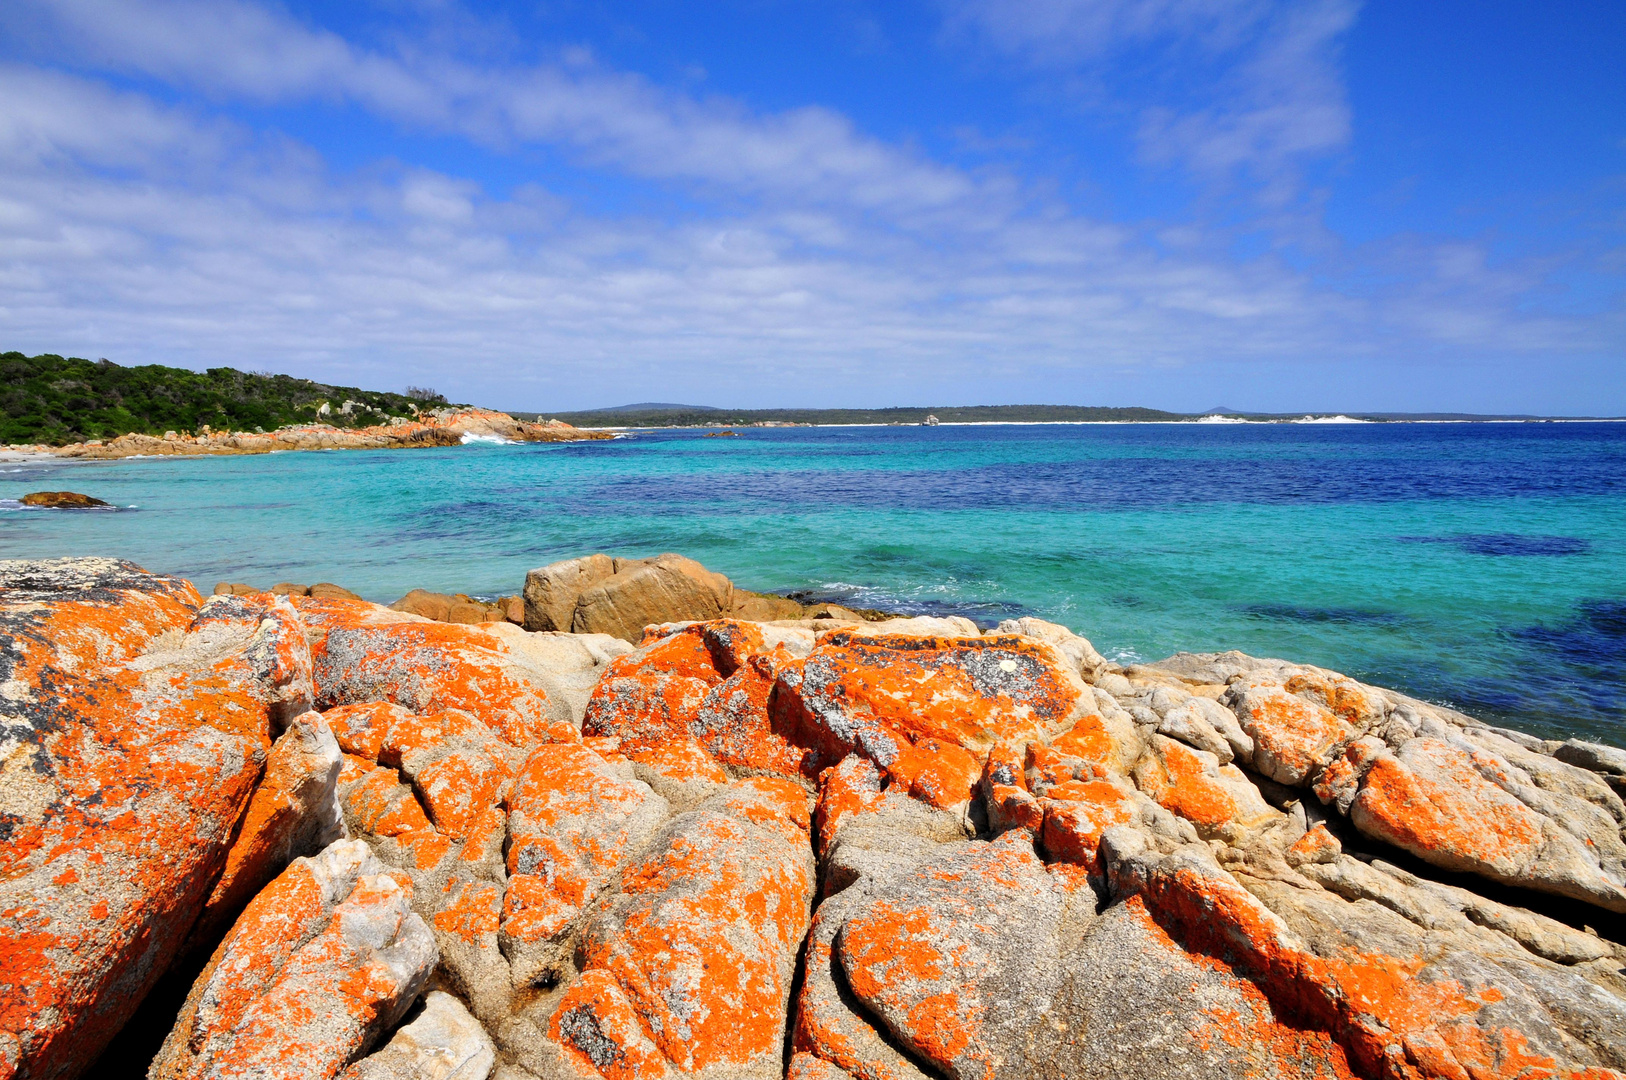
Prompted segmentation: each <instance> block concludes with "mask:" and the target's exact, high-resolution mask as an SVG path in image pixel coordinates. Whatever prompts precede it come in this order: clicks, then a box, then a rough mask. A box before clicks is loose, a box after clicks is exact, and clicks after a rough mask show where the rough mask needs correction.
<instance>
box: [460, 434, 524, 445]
mask: <svg viewBox="0 0 1626 1080" xmlns="http://www.w3.org/2000/svg"><path fill="white" fill-rule="evenodd" d="M477 443H478V444H480V445H482V446H513V445H515V443H514V440H513V439H505V438H503V437H502V436H501V435H476V434H475V433H474V432H472V431H467V432H464V433H463V445H464V446H473V445H475V444H477Z"/></svg>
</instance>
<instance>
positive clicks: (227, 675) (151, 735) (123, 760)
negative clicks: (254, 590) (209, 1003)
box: [0, 559, 322, 1077]
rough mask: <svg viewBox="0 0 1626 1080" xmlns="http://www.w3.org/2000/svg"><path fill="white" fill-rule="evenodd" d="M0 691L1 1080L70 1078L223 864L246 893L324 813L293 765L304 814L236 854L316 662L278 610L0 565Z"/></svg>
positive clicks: (93, 563)
mask: <svg viewBox="0 0 1626 1080" xmlns="http://www.w3.org/2000/svg"><path fill="white" fill-rule="evenodd" d="M267 599H269V598H267ZM0 686H3V687H4V690H3V692H0V839H3V841H4V843H3V845H0V1074H3V1075H13V1074H15V1075H19V1076H38V1077H54V1076H71V1075H74V1074H75V1073H77V1072H78V1071H79V1070H81V1069H82V1068H84V1067H85V1065H87V1064H88V1063H89V1062H90V1061H91V1060H93V1059H94V1058H95V1056H96V1054H97V1053H98V1052H99V1051H100V1049H101V1047H102V1046H103V1045H105V1043H106V1042H107V1040H108V1039H110V1038H111V1037H112V1035H113V1034H114V1033H115V1032H116V1031H117V1030H118V1028H119V1027H120V1025H122V1024H123V1023H124V1021H125V1020H127V1019H128V1018H129V1016H130V1015H131V1013H132V1012H133V1011H134V1010H135V1008H136V1006H137V1005H139V1004H140V1002H141V999H142V997H143V996H144V995H145V994H146V992H147V990H148V989H149V988H150V987H151V986H152V984H153V983H154V982H155V981H156V980H157V978H158V977H159V976H160V975H161V974H163V972H164V970H165V969H166V968H167V967H168V966H169V964H170V962H171V960H172V959H173V958H174V957H175V955H176V954H177V953H178V951H179V950H180V948H181V946H182V943H183V941H184V940H185V938H186V936H187V934H188V933H189V931H190V930H191V929H192V927H193V924H194V923H195V922H196V921H197V919H198V917H199V915H200V913H202V912H203V911H204V908H205V904H206V902H208V901H209V900H210V897H211V894H212V891H213V889H214V887H215V885H216V882H217V879H219V878H220V876H221V873H222V871H223V870H224V869H225V868H226V866H227V865H228V863H230V864H231V865H233V866H234V867H235V868H236V873H235V875H234V878H233V880H234V881H242V882H244V883H245V885H250V886H251V885H252V884H257V881H256V879H257V878H259V877H260V876H261V875H262V874H263V873H264V872H265V871H266V870H269V871H270V872H272V873H274V872H275V870H276V869H278V868H280V867H278V866H277V865H276V861H277V859H278V858H283V857H286V855H287V854H288V853H289V851H290V849H291V848H293V847H297V846H298V845H299V844H300V843H301V842H302V841H303V839H305V838H308V837H309V836H310V835H311V834H310V828H309V823H308V822H307V821H306V820H305V815H306V813H307V811H308V810H313V808H312V807H310V806H308V805H306V804H305V802H301V800H306V801H308V802H314V803H317V804H319V803H321V801H322V799H321V792H320V790H319V789H320V787H321V779H320V777H317V778H316V782H315V784H314V788H315V789H318V790H313V788H312V785H310V784H306V783H304V781H303V780H302V779H300V776H299V774H301V773H302V772H303V773H308V772H310V771H311V770H310V769H308V768H306V765H305V763H303V762H282V764H286V765H288V767H287V768H281V767H280V766H279V771H278V774H277V779H276V781H275V782H274V783H276V784H281V783H284V782H285V783H286V785H287V786H288V791H287V792H286V794H287V795H288V796H289V797H290V798H291V799H293V800H294V801H295V802H299V803H300V805H297V806H294V807H291V808H290V810H289V812H288V813H284V814H281V815H279V814H277V813H276V812H273V811H270V810H269V808H268V813H267V814H266V815H263V816H262V818H261V819H257V820H261V821H263V822H265V827H264V828H260V827H256V828H254V829H251V830H250V833H249V834H248V835H247V836H246V837H239V836H238V835H237V830H238V826H239V824H240V822H241V821H242V819H243V815H244V811H245V810H246V809H247V808H248V806H249V805H250V803H251V800H252V799H253V796H254V794H255V786H256V784H257V783H258V782H259V780H260V777H261V773H262V771H263V769H264V767H265V762H266V760H267V755H268V752H269V751H270V750H271V749H272V740H273V738H274V737H275V736H276V733H277V732H278V731H279V730H280V729H281V727H282V726H283V725H285V724H287V723H288V722H290V721H291V720H292V719H293V718H295V717H297V716H298V715H299V714H300V713H301V712H303V710H304V709H306V708H307V707H308V705H309V702H310V656H309V653H308V651H307V650H306V647H305V641H304V637H303V634H302V633H301V632H299V628H298V626H297V620H295V619H294V617H293V612H292V609H291V608H286V607H285V606H284V607H280V608H279V607H276V606H275V605H270V604H264V603H252V602H248V601H247V600H246V599H244V598H235V597H217V598H215V599H214V600H212V601H211V602H210V603H209V604H207V605H205V604H203V602H202V598H201V597H200V596H199V595H198V593H197V591H196V590H195V589H194V588H193V587H192V586H191V585H190V584H189V583H187V582H185V581H181V580H179V579H177V578H168V577H161V576H156V575H151V574H147V573H146V572H144V571H142V570H141V569H139V568H138V567H135V566H133V565H131V564H129V563H124V562H115V561H112V560H105V559H78V560H73V559H63V560H48V561H43V562H5V563H0ZM296 738H297V737H296ZM302 754H303V751H301V752H299V753H296V754H293V755H289V756H292V757H299V756H302ZM279 760H280V759H279ZM317 771H318V772H319V771H320V770H319V769H318V770H317ZM315 812H318V813H319V810H317V811H315ZM267 818H276V819H277V821H268V820H266V819H267ZM318 831H319V830H318ZM226 891H227V893H229V894H230V895H229V896H223V897H222V899H221V901H220V903H228V902H234V901H235V900H236V899H237V896H236V893H235V892H233V891H232V889H231V888H230V887H229V886H228V888H227V890H226Z"/></svg>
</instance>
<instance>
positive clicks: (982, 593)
mask: <svg viewBox="0 0 1626 1080" xmlns="http://www.w3.org/2000/svg"><path fill="white" fill-rule="evenodd" d="M13 468H20V469H21V471H18V472H9V473H8V472H3V471H0V496H11V497H15V496H17V495H21V494H22V493H24V492H26V491H31V490H39V489H42V488H56V487H63V488H71V489H73V490H78V491H84V492H86V493H88V494H92V495H97V496H100V497H102V498H106V499H108V500H109V501H113V502H116V503H118V504H120V505H122V506H134V507H136V509H134V510H123V511H119V512H116V513H112V512H78V513H64V512H55V511H14V512H10V513H0V552H3V553H4V554H6V555H11V556H42V555H60V554H107V555H118V556H122V557H125V558H131V559H134V560H135V561H137V562H140V563H142V564H143V565H145V566H147V567H149V568H150V569H154V570H164V571H169V572H175V573H180V574H184V575H186V576H188V577H191V578H193V579H194V580H196V581H197V582H198V583H199V584H200V585H201V586H202V587H203V588H205V589H206V590H207V589H208V588H209V587H210V586H212V585H213V583H214V582H215V581H218V580H234V581H250V582H254V583H258V584H265V585H269V584H271V583H273V582H276V581H285V580H289V581H303V582H310V581H317V580H329V581H336V582H338V583H340V584H343V585H346V586H347V587H349V588H352V589H355V590H356V591H358V592H360V593H362V594H363V595H366V596H369V597H370V598H373V599H377V600H382V601H386V602H387V601H390V600H394V599H395V598H396V597H398V596H400V595H401V594H402V593H404V592H405V591H407V590H408V589H409V588H413V587H419V586H422V587H427V588H434V589H443V590H451V591H462V592H472V593H477V594H483V595H495V594H499V593H510V592H514V591H516V590H517V589H518V588H519V586H520V584H521V582H522V581H523V579H524V573H525V570H526V569H528V568H530V567H532V566H536V565H540V564H542V563H545V562H548V561H551V560H552V559H555V558H562V557H566V556H570V555H576V554H581V553H584V552H587V551H593V550H604V551H611V552H617V553H623V554H652V553H655V552H659V551H681V552H683V553H685V554H688V555H691V556H693V557H695V558H698V559H700V560H701V561H703V562H705V563H706V564H707V565H709V566H712V567H714V568H716V569H719V570H722V571H723V572H725V573H727V574H729V575H730V576H731V577H733V578H734V580H735V581H737V582H739V583H740V584H742V585H744V586H746V587H750V588H757V589H762V590H772V591H788V590H793V589H811V590H813V591H814V592H815V593H816V594H818V595H821V596H827V597H831V598H837V599H845V600H848V601H849V602H853V603H858V604H866V605H871V606H877V607H893V608H899V609H904V610H911V611H922V612H940V611H941V612H959V613H964V614H968V615H971V616H972V617H974V618H977V619H979V620H980V621H983V622H984V623H988V622H992V621H996V620H998V619H1000V618H1004V617H1008V616H1010V615H1014V614H1022V613H1033V614H1038V615H1042V616H1044V617H1046V618H1051V619H1055V620H1056V621H1059V622H1063V623H1066V624H1068V625H1070V626H1072V627H1073V628H1074V629H1076V630H1078V631H1080V632H1081V633H1084V634H1085V635H1086V636H1088V637H1090V638H1091V639H1092V640H1093V641H1094V642H1095V644H1096V645H1097V647H1099V648H1100V649H1101V650H1102V651H1103V652H1105V653H1107V654H1108V655H1110V656H1117V657H1120V658H1123V659H1133V658H1137V657H1138V658H1143V659H1151V658H1155V657H1159V656H1163V655H1167V654H1168V653H1171V652H1174V651H1177V650H1180V649H1196V650H1212V649H1224V648H1239V649H1243V650H1244V651H1247V652H1252V653H1256V654H1263V655H1275V656H1282V657H1287V658H1289V659H1294V660H1300V661H1305V662H1310V663H1316V664H1321V665H1324V666H1327V667H1332V668H1336V669H1338V670H1342V671H1346V672H1349V673H1350V674H1353V675H1356V676H1358V677H1361V678H1364V679H1368V680H1371V681H1374V682H1378V683H1381V684H1384V685H1390V686H1395V687H1399V688H1402V689H1405V690H1408V691H1410V692H1412V693H1416V694H1419V695H1421V696H1423V697H1427V698H1430V699H1434V700H1439V701H1446V702H1450V703H1452V704H1455V705H1456V706H1458V707H1460V708H1463V709H1465V710H1466V711H1468V712H1471V713H1475V714H1478V715H1481V716H1484V717H1485V718H1487V719H1490V720H1493V721H1499V722H1504V723H1510V724H1514V725H1516V726H1521V727H1524V728H1526V729H1529V730H1532V731H1536V732H1539V733H1541V734H1543V735H1553V736H1561V735H1569V734H1575V733H1579V734H1583V735H1587V736H1590V737H1592V738H1601V739H1604V740H1605V741H1609V742H1614V743H1616V744H1617V745H1618V744H1620V743H1622V742H1623V741H1626V738H1623V733H1626V663H1623V661H1626V425H1618V424H1370V425H1295V424H1272V425H1195V424H1182V425H1091V426H1033V427H1019V426H990V427H937V428H918V427H910V428H901V427H900V428H796V429H757V430H749V429H748V430H747V431H746V433H745V434H744V436H743V437H742V438H739V439H702V438H701V437H700V436H699V434H698V433H692V432H671V433H644V434H639V435H637V436H635V437H633V438H629V439H624V440H618V441H615V442H601V443H586V444H572V445H536V446H508V447H496V446H467V447H458V448H448V449H438V450H414V451H395V452H357V451H347V452H330V453H288V454H276V455H271V456H258V457H236V458H199V459H156V460H132V461H123V462H110V463H105V464H81V463H52V464H49V465H28V466H23V467H18V466H8V465H0V470H4V469H13ZM0 505H3V504H0Z"/></svg>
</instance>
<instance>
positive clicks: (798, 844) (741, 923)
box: [550, 781, 814, 1077]
mask: <svg viewBox="0 0 1626 1080" xmlns="http://www.w3.org/2000/svg"><path fill="white" fill-rule="evenodd" d="M806 828H807V807H806V800H805V796H804V795H803V793H802V791H801V789H800V788H799V787H797V786H796V785H794V784H788V783H784V782H779V783H778V784H775V783H773V782H766V781H765V782H760V783H755V784H746V785H742V786H740V787H738V788H735V789H731V792H730V794H728V795H727V796H724V797H719V798H716V799H713V800H709V801H708V802H706V803H704V804H702V806H701V807H699V808H698V809H696V810H694V811H691V812H689V813H686V814H682V815H679V816H678V817H677V818H675V819H673V821H672V822H671V823H670V824H669V825H668V826H667V827H666V829H665V830H664V831H663V832H662V834H661V839H660V840H659V841H657V842H656V843H655V845H654V846H653V847H652V849H651V852H650V854H649V855H648V856H646V857H645V858H644V859H642V860H641V861H639V862H638V863H636V864H634V865H632V866H630V867H628V868H627V869H626V870H625V871H624V873H623V875H622V885H621V893H620V895H619V896H618V897H617V898H616V899H615V900H614V901H613V903H612V904H611V906H610V907H609V909H608V911H607V912H606V913H605V915H603V916H602V917H600V918H599V919H598V920H597V921H595V922H594V924H593V925H592V927H591V928H590V929H589V930H588V932H587V935H586V937H585V939H584V942H583V946H582V949H583V955H584V960H585V970H584V973H583V976H582V979H581V981H580V982H578V983H577V984H576V987H582V986H583V984H586V989H583V990H581V991H579V992H576V993H574V994H573V995H571V996H567V998H566V1000H565V1001H564V1002H562V1003H561V1005H560V1006H559V1008H558V1009H557V1010H556V1012H555V1013H554V1017H553V1019H552V1021H551V1022H550V1031H551V1032H553V1033H554V1036H553V1037H554V1038H555V1039H557V1040H559V1041H560V1042H561V1043H563V1044H564V1046H565V1048H566V1051H567V1052H568V1053H569V1054H570V1055H573V1056H574V1059H575V1060H577V1061H578V1062H579V1064H580V1065H581V1067H583V1068H584V1069H588V1068H590V1069H593V1070H595V1071H597V1072H599V1074H600V1075H604V1076H619V1075H629V1076H630V1075H639V1076H644V1075H661V1067H660V1066H658V1065H657V1064H656V1060H657V1059H655V1058H654V1053H655V1052H658V1054H659V1059H661V1060H664V1062H666V1063H668V1064H669V1066H671V1067H673V1068H674V1069H675V1070H678V1071H681V1072H682V1073H683V1074H685V1075H692V1076H700V1077H704V1076H712V1075H715V1076H734V1075H762V1076H769V1075H778V1073H779V1070H780V1069H781V1068H782V1064H781V1060H782V1059H781V1056H780V1054H781V1050H782V1047H783V1041H784V1031H785V1014H786V1005H787V1002H788V998H789V995H790V987H791V980H792V976H793V974H794V971H795V966H796V957H797V953H798V951H799V949H800V946H801V942H802V937H803V934H804V933H805V931H806V929H807V920H808V905H809V903H810V901H811V899H812V895H813V880H814V873H813V864H812V858H811V854H810V851H809V842H808V835H807V832H806ZM573 990H574V988H573ZM600 1036H602V1037H603V1038H604V1039H605V1040H606V1041H600V1038H599V1037H600ZM640 1036H641V1038H640ZM643 1040H647V1042H648V1044H649V1045H648V1046H646V1045H645V1043H644V1041H643ZM609 1047H614V1048H617V1049H615V1050H614V1051H613V1052H612V1050H611V1049H610V1048H609ZM632 1062H638V1063H639V1064H637V1065H636V1066H634V1065H632V1064H631V1063H632ZM621 1069H632V1070H633V1071H627V1072H622V1071H618V1070H621Z"/></svg>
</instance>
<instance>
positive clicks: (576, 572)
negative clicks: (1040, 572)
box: [515, 554, 1093, 651]
mask: <svg viewBox="0 0 1626 1080" xmlns="http://www.w3.org/2000/svg"><path fill="white" fill-rule="evenodd" d="M523 599H524V603H523V607H524V616H523V619H522V620H515V621H521V622H523V625H524V626H525V629H527V630H559V631H575V632H576V633H604V634H613V635H615V636H616V637H619V638H622V639H623V640H626V641H631V642H639V641H641V640H642V638H643V633H644V630H645V628H646V627H649V626H653V625H656V624H658V623H673V622H703V621H705V620H708V619H719V618H727V619H735V620H738V621H742V622H781V623H790V622H800V623H802V624H803V625H804V626H806V627H808V628H811V629H821V630H828V629H831V628H832V627H835V626H842V625H849V626H856V625H861V624H863V623H864V622H865V621H867V620H881V619H883V618H884V616H882V615H881V614H880V613H879V612H872V611H865V612H857V611H853V610H850V609H848V608H845V607H842V606H840V605H839V604H831V603H807V604H804V603H802V602H800V601H798V600H793V599H790V598H788V597H784V596H776V595H774V594H772V593H755V592H750V591H748V590H745V589H740V588H736V587H735V586H734V584H733V583H732V582H730V581H729V580H728V578H726V577H724V576H723V575H722V574H718V573H715V572H713V571H710V570H707V569H706V568H705V567H704V566H701V565H700V564H699V563H697V562H695V561H694V560H692V559H685V558H684V557H683V556H681V555H672V554H666V555H659V556H656V557H655V558H653V559H618V558H611V557H610V556H609V555H604V554H596V555H586V556H583V557H581V558H578V559H565V560H563V561H562V562H556V563H551V564H549V565H547V566H543V567H539V568H538V569H536V570H532V571H531V572H530V573H529V574H527V575H526V576H525V590H524V594H523ZM1046 625H1053V624H1046ZM953 626H954V629H951V630H948V631H946V632H947V633H972V634H975V633H976V632H977V630H976V627H975V625H974V624H972V623H971V622H970V621H969V620H966V619H960V620H956V621H955V622H954V623H953ZM1056 629H1057V630H1059V631H1061V632H1062V633H1066V631H1065V630H1063V629H1062V628H1061V627H1056ZM1077 640H1079V641H1082V640H1083V639H1082V638H1078V639H1077ZM1086 644H1087V643H1086ZM1092 651H1093V650H1092Z"/></svg>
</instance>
